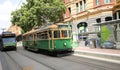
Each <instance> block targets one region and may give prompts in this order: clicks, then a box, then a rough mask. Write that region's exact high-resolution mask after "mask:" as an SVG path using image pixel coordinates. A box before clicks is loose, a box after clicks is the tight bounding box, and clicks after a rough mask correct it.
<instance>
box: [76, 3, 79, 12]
mask: <svg viewBox="0 0 120 70" xmlns="http://www.w3.org/2000/svg"><path fill="white" fill-rule="evenodd" d="M78 11H79V6H78V3H76V13H78Z"/></svg>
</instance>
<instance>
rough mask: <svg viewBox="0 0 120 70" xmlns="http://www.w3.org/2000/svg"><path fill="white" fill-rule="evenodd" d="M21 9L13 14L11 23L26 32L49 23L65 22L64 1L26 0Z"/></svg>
mask: <svg viewBox="0 0 120 70" xmlns="http://www.w3.org/2000/svg"><path fill="white" fill-rule="evenodd" d="M26 1H27V3H24V4H23V5H22V6H21V8H20V9H17V10H15V11H13V12H12V13H11V15H12V18H11V22H12V23H13V24H14V25H18V26H20V27H21V28H22V29H23V30H24V31H25V32H26V31H29V30H31V29H32V28H33V27H36V26H41V25H44V24H46V23H48V22H53V23H55V22H60V21H62V20H63V13H64V12H65V5H64V3H63V1H62V0H26Z"/></svg>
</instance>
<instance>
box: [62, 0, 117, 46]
mask: <svg viewBox="0 0 120 70" xmlns="http://www.w3.org/2000/svg"><path fill="white" fill-rule="evenodd" d="M64 3H65V5H66V13H65V14H64V23H67V24H71V25H72V30H73V32H75V33H76V39H77V42H78V43H79V44H83V45H82V46H84V45H85V41H86V39H94V38H99V36H100V35H99V31H100V27H99V26H93V25H94V24H96V23H100V22H106V21H109V20H112V19H113V14H112V13H113V12H112V10H113V6H114V4H115V0H64ZM82 46H81V47H82ZM94 47H96V46H95V45H94Z"/></svg>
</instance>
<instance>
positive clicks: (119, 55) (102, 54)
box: [74, 47, 120, 64]
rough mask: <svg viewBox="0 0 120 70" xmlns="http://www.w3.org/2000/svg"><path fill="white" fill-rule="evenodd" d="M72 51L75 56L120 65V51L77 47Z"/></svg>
mask: <svg viewBox="0 0 120 70" xmlns="http://www.w3.org/2000/svg"><path fill="white" fill-rule="evenodd" d="M74 51H75V53H74V55H75V56H79V57H85V58H91V59H97V60H102V61H108V62H113V63H118V64H120V50H117V49H102V48H90V47H77V48H74Z"/></svg>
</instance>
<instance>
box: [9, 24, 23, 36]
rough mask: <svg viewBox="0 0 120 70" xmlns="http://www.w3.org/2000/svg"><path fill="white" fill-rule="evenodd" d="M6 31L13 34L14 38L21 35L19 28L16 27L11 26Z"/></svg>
mask: <svg viewBox="0 0 120 70" xmlns="http://www.w3.org/2000/svg"><path fill="white" fill-rule="evenodd" d="M7 31H10V32H12V33H15V34H16V36H18V35H20V34H21V28H20V27H18V26H16V25H11V26H10V27H9V28H8V30H7Z"/></svg>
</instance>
